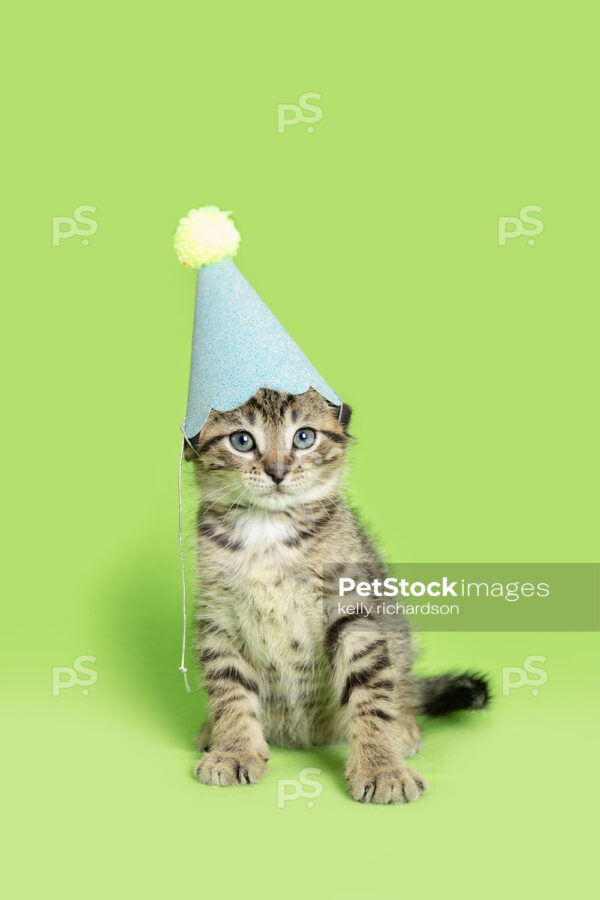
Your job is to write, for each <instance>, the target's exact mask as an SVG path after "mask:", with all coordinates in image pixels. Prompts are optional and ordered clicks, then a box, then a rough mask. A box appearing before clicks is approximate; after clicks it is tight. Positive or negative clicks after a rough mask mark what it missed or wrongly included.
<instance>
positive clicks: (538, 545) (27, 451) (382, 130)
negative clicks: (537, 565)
mask: <svg viewBox="0 0 600 900" xmlns="http://www.w3.org/2000/svg"><path fill="white" fill-rule="evenodd" d="M593 10H594V4H592V3H581V2H574V3H571V4H548V3H543V2H533V0H531V2H528V3H526V4H524V3H522V2H520V0H519V2H514V0H513V2H504V3H502V4H497V5H495V6H494V7H493V8H492V7H491V6H490V5H489V4H481V3H479V2H472V3H465V2H462V3H460V2H459V3H452V4H447V3H441V2H438V3H431V4H422V5H416V4H411V5H403V6H396V5H395V4H392V3H381V2H375V3H371V4H369V6H368V7H360V6H357V7H354V8H352V7H351V6H349V5H348V4H342V3H337V4H335V5H334V4H331V5H329V6H326V5H324V4H322V3H316V2H304V3H303V4H302V5H301V6H296V7H289V8H287V7H285V6H283V5H281V4H279V3H259V4H241V3H237V4H233V5H232V4H226V5H220V6H219V5H216V4H215V5H202V4H198V3H196V2H193V3H178V4H171V5H164V4H163V5H161V6H160V8H158V7H156V6H153V5H152V4H141V3H136V4H128V5H124V4H121V3H114V2H106V3H103V4H90V3H85V4H82V3H74V2H70V0H67V2H63V3H61V4H59V5H58V6H57V5H42V4H39V3H38V4H33V5H29V6H27V7H16V6H13V8H12V11H11V12H10V14H9V22H8V23H7V24H8V27H7V28H5V34H4V38H3V40H4V42H5V48H4V51H3V54H2V57H3V65H5V66H6V72H5V74H4V84H5V87H6V94H5V98H4V109H3V113H4V124H5V138H4V145H3V149H4V151H5V162H4V166H3V169H4V174H5V176H6V181H7V188H6V189H5V192H4V206H3V215H2V226H3V230H4V236H3V247H4V248H5V263H4V265H3V267H2V277H3V280H4V279H7V284H6V285H5V288H4V291H3V296H4V323H3V324H4V327H3V329H2V331H3V352H2V366H3V373H2V375H3V384H4V389H5V391H4V421H5V438H4V441H3V444H2V450H3V465H2V473H3V476H4V487H3V494H2V499H3V507H4V511H5V522H6V534H5V536H4V538H3V549H4V550H5V553H6V559H5V564H4V568H3V574H4V590H3V596H4V614H3V627H2V641H3V649H2V661H3V667H4V677H3V698H2V706H3V715H4V718H5V722H4V729H3V751H4V755H5V762H4V764H3V766H2V772H3V775H4V778H5V782H6V783H5V787H4V789H3V795H2V799H3V819H4V823H5V826H6V831H7V836H6V839H5V841H4V844H5V847H4V849H5V850H8V855H7V858H8V866H5V868H4V873H3V874H4V877H5V878H6V877H8V879H9V885H8V886H9V890H10V893H9V896H34V895H38V894H43V895H44V896H49V897H59V896H60V897H64V896H69V897H72V896H86V897H90V898H95V897H106V896H119V897H120V896H138V895H140V894H142V893H143V894H144V895H146V896H149V897H164V896H174V895H177V896H180V897H183V896H189V897H193V896H214V895H215V894H216V892H217V891H222V892H224V894H226V895H227V896H240V895H242V894H243V895H249V896H250V897H254V896H258V895H259V894H263V893H266V894H267V895H268V896H274V895H282V896H286V897H300V896H305V895H306V894H307V893H309V892H310V893H314V894H316V895H323V896H331V897H344V898H359V897H361V898H362V897H369V896H377V897H395V896H398V895H401V894H407V895H408V894H410V893H412V892H413V890H420V891H423V892H425V893H426V894H427V895H433V894H434V893H435V892H438V893H443V894H444V895H445V894H447V893H448V892H449V891H451V892H453V893H454V892H460V893H461V894H462V895H463V896H468V897H480V896H481V895H483V896H488V897H494V898H495V897H498V898H500V897H502V898H506V897H510V896H517V897H523V896H527V893H528V892H529V891H535V892H536V894H539V895H542V894H543V895H544V896H562V895H563V893H564V891H565V890H571V889H572V885H573V879H574V877H575V873H576V874H577V878H578V879H581V880H583V879H584V878H586V877H588V876H589V877H594V878H595V867H593V863H594V858H595V846H594V847H592V835H593V826H594V823H595V806H594V805H593V802H592V796H593V790H594V786H596V787H597V770H598V766H597V749H596V748H595V746H594V741H595V739H597V734H598V728H597V725H596V724H595V723H594V721H593V718H592V715H591V711H590V710H591V704H592V702H593V698H594V696H595V691H597V689H598V665H597V662H596V659H597V655H598V637H597V635H592V634H566V635H560V634H549V633H546V634H544V633H539V634H538V633H528V634H515V633H512V634H451V635H448V634H439V633H438V634H427V635H426V636H425V638H424V640H423V657H422V660H421V663H420V665H421V667H422V669H423V670H424V671H427V672H436V671H442V670H444V669H446V668H449V667H457V668H461V667H469V668H478V669H481V670H483V671H486V672H488V673H489V674H490V676H491V678H492V679H493V681H494V684H495V691H496V701H495V703H494V704H493V706H492V707H491V709H490V710H489V712H486V713H484V714H479V715H473V716H469V715H466V714H465V715H461V716H458V717H455V718H453V719H451V720H450V719H449V720H444V721H439V722H435V723H426V724H425V748H424V750H423V751H422V752H421V753H420V754H419V756H418V758H417V760H416V762H415V767H416V768H417V769H418V771H419V772H420V773H421V774H422V775H423V776H425V777H426V778H427V779H428V780H429V782H430V785H431V790H430V791H429V792H428V793H427V795H426V796H425V797H424V798H423V799H422V800H420V801H419V802H418V803H415V804H412V805H410V806H408V807H385V808H381V807H363V806H360V805H358V804H355V803H352V802H351V801H350V800H349V799H348V798H347V795H346V793H345V788H344V784H343V778H342V775H341V772H342V762H343V753H342V751H341V750H339V749H332V750H328V751H317V752H296V751H290V750H277V749H275V750H274V752H273V759H272V763H271V765H270V771H269V774H268V776H267V778H266V779H265V780H264V782H263V783H262V784H260V785H259V786H256V787H247V788H239V789H236V788H231V789H228V790H220V789H217V788H209V787H205V786H203V785H200V784H198V783H197V782H195V781H194V780H193V778H192V774H191V773H192V768H193V764H194V760H195V757H196V754H195V752H194V750H193V747H192V741H193V737H194V735H195V731H196V728H197V726H198V724H199V721H200V719H201V716H202V712H203V708H204V700H203V695H202V693H201V692H200V691H199V690H198V689H195V690H194V692H193V693H192V694H191V695H188V694H186V693H185V690H184V688H183V684H182V681H181V675H180V674H179V673H178V671H177V666H178V657H179V641H180V574H179V560H178V551H177V492H176V487H177V462H178V454H179V432H178V425H179V422H180V421H181V420H182V418H183V414H184V408H185V399H186V389H187V374H188V363H189V348H190V339H191V326H192V311H193V294H194V278H193V275H192V274H191V273H190V272H187V271H185V270H183V269H182V268H180V267H179V266H178V264H177V262H176V259H175V256H174V253H173V250H172V245H171V240H172V233H173V230H174V228H175V225H176V223H177V220H178V217H179V216H181V215H184V214H185V213H186V212H187V210H188V209H189V208H190V207H192V206H198V205H202V204H207V203H214V204H217V205H219V206H221V207H222V208H224V209H232V210H234V213H235V220H236V223H237V225H238V227H239V229H240V231H241V232H242V235H243V242H242V246H241V249H240V253H239V257H238V264H239V266H240V268H241V269H242V271H243V272H244V274H245V275H246V277H247V278H248V279H249V281H250V282H251V283H252V284H253V286H254V287H255V288H256V289H257V290H258V291H259V293H260V294H261V296H262V297H263V298H264V299H265V300H266V301H267V302H268V303H269V305H270V306H271V308H272V310H273V311H274V312H275V314H276V315H277V316H278V317H279V318H280V319H281V321H282V322H283V323H284V325H285V326H286V327H287V329H288V330H289V332H290V333H291V334H292V335H293V337H294V338H295V339H296V340H297V341H298V343H299V344H300V346H301V347H302V348H303V349H304V351H305V352H306V353H307V355H308V356H309V358H310V359H311V360H312V361H313V362H314V364H315V365H316V366H317V367H318V369H319V370H320V371H321V373H322V374H323V376H324V377H325V378H326V379H327V380H328V381H329V382H330V383H331V384H332V385H333V386H334V387H335V388H336V389H337V390H338V391H339V392H340V393H341V394H342V395H343V397H344V399H345V400H346V401H347V402H348V403H350V404H351V405H352V406H353V407H354V409H355V418H354V420H353V432H354V434H355V435H356V437H357V442H356V447H355V450H354V452H353V474H352V479H351V487H352V490H353V491H354V493H353V494H352V498H353V500H354V502H355V503H356V504H357V506H358V507H359V508H360V509H361V511H362V513H363V515H364V516H365V518H366V519H367V521H369V522H370V523H371V524H372V527H373V530H374V532H375V534H376V535H377V537H378V539H379V540H380V542H381V544H382V546H383V548H384V549H385V552H386V555H387V557H388V558H389V559H390V560H391V561H394V562H401V561H407V562H423V561H438V560H442V561H448V562H451V561H460V562H478V561H479V562H481V561H502V562H505V561H524V562H527V561H532V562H544V561H572V562H578V561H593V560H595V559H596V558H597V540H598V531H597V492H596V491H595V487H596V486H595V485H594V484H593V483H592V479H593V478H595V473H596V469H597V444H596V438H597V433H596V432H597V412H596V411H595V409H596V406H597V365H596V356H597V334H598V332H597V326H598V317H597V308H598V304H597V289H596V292H595V293H594V284H595V283H597V278H596V268H597V210H598V189H597V181H596V180H595V175H596V170H597V159H598V147H597V142H596V138H597V114H596V107H597V92H596V88H595V86H594V85H595V80H596V78H597V66H596V60H597V38H596V35H597V27H596V26H597V22H596V21H594V18H593V16H594V12H593ZM309 91H312V92H317V93H320V94H321V95H322V99H321V102H320V106H321V108H322V110H323V116H322V119H321V120H320V121H319V122H318V123H316V125H315V126H314V131H313V132H312V133H311V132H309V131H308V130H307V128H306V126H305V125H303V124H298V125H296V126H294V127H291V128H288V129H287V130H286V132H285V133H283V134H279V133H278V132H277V104H279V103H297V100H298V97H299V96H300V95H301V94H303V93H305V92H309ZM83 204H89V205H93V206H95V207H96V213H95V219H96V221H97V223H98V230H97V232H96V233H95V234H94V235H93V236H91V237H90V240H89V244H88V245H87V246H85V245H83V243H82V240H81V238H80V237H72V238H70V239H68V240H63V241H62V242H61V244H60V246H52V218H53V217H54V216H71V215H72V214H73V210H74V209H75V208H76V207H78V206H80V205H83ZM528 204H537V205H539V206H541V207H542V209H543V212H542V213H541V218H542V220H543V224H544V230H543V232H542V233H541V234H540V235H538V237H537V238H536V241H535V244H534V245H533V246H529V245H528V244H527V239H526V238H525V237H521V238H518V239H514V240H509V241H508V243H507V245H506V246H505V247H499V246H498V240H497V230H498V217H499V216H516V215H518V214H519V210H520V209H521V207H523V206H524V205H528ZM192 506H193V498H192V496H191V493H190V491H189V487H188V490H187V491H186V522H187V524H188V527H189V520H190V518H191V517H192V515H193V509H192ZM188 560H189V556H188ZM82 654H90V655H93V656H95V657H96V659H97V662H96V667H95V668H96V671H97V673H98V680H97V682H96V684H94V685H93V686H91V687H90V689H89V692H88V693H87V694H83V692H82V689H81V687H73V688H71V689H69V690H64V691H63V692H62V693H61V694H60V696H52V693H51V679H52V667H53V666H69V665H72V664H73V660H74V659H75V658H76V657H78V656H80V655H82ZM532 654H538V655H542V656H544V657H545V658H546V660H547V661H546V663H545V667H546V670H547V675H548V678H547V681H546V682H545V684H544V685H543V686H542V687H541V688H540V689H539V693H537V694H534V693H533V691H532V689H531V688H529V687H524V688H521V689H518V690H514V691H513V692H512V693H511V694H510V695H509V696H502V693H501V679H502V668H503V667H505V666H522V665H523V661H524V660H525V658H526V657H528V656H530V655H532ZM310 766H316V767H318V768H320V769H321V775H320V776H319V779H318V780H320V781H321V783H322V785H323V790H322V793H321V795H320V796H319V797H318V798H317V799H316V800H315V801H314V805H313V806H312V807H310V806H308V805H307V802H306V801H305V800H303V799H299V800H296V801H293V802H289V803H288V804H287V805H286V806H285V808H283V809H280V808H278V807H277V779H278V778H297V777H298V774H299V772H300V771H301V770H302V769H304V768H305V767H310ZM594 782H596V785H594ZM592 850H593V852H591V851H592ZM592 868H593V872H592Z"/></svg>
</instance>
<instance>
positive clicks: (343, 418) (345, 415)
mask: <svg viewBox="0 0 600 900" xmlns="http://www.w3.org/2000/svg"><path fill="white" fill-rule="evenodd" d="M351 416H352V409H351V408H350V407H349V406H348V404H347V403H343V402H342V405H341V406H340V411H339V413H338V421H339V422H340V424H341V425H342V426H343V428H344V431H348V425H349V424H350V417H351Z"/></svg>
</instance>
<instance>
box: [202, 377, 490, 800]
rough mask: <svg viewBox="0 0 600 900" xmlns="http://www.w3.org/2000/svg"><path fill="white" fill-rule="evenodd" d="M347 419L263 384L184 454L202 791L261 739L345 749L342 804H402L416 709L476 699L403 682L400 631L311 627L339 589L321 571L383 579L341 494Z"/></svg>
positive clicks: (412, 778) (255, 752)
mask: <svg viewBox="0 0 600 900" xmlns="http://www.w3.org/2000/svg"><path fill="white" fill-rule="evenodd" d="M348 419H349V409H348V407H346V406H344V407H342V408H341V414H340V409H339V408H338V407H334V406H332V405H331V404H330V403H328V402H327V401H326V400H325V399H324V398H323V397H322V396H321V395H320V394H319V393H317V392H316V391H315V390H313V389H312V388H311V389H310V390H309V391H307V392H306V393H304V394H299V395H291V394H281V393H278V392H276V391H273V390H268V389H262V390H260V391H258V393H257V394H256V395H255V396H254V397H252V399H251V400H249V401H248V402H247V403H245V404H244V405H243V406H241V407H239V408H238V409H235V410H232V411H231V412H224V413H221V412H214V411H213V412H212V413H211V415H210V417H209V419H208V422H207V423H206V425H205V426H204V428H203V429H202V431H201V432H200V434H199V435H198V436H197V437H196V438H195V439H194V440H193V441H191V442H190V447H189V448H188V450H187V452H186V456H187V457H188V458H190V459H193V460H194V464H195V470H196V476H197V481H198V483H199V486H200V489H201V492H202V498H203V499H202V505H201V508H200V512H199V515H198V526H197V538H198V541H197V553H198V564H199V574H200V599H199V602H198V611H197V623H198V634H199V639H198V649H199V653H200V662H201V664H202V667H203V670H204V679H205V684H206V689H207V692H208V697H209V708H210V721H209V722H207V723H206V724H205V725H204V726H203V727H202V729H201V730H200V734H199V736H198V739H197V747H198V749H199V750H204V751H206V752H205V754H204V756H202V757H201V759H200V760H199V762H198V764H197V766H196V770H195V774H196V776H197V777H198V778H199V780H200V781H202V782H204V783H206V784H213V785H231V784H249V783H256V782H258V781H260V780H261V778H262V777H263V776H264V774H265V772H266V764H267V760H268V759H269V747H268V744H267V741H270V742H272V743H275V744H280V745H284V746H289V747H312V746H316V745H322V744H328V743H331V742H334V741H340V740H346V739H347V740H348V744H349V748H348V763H347V768H346V776H347V779H348V784H349V788H350V793H351V794H352V796H353V797H354V798H355V799H356V800H359V801H360V802H362V803H408V802H409V801H411V800H416V799H417V797H419V796H420V795H421V793H422V792H423V791H424V790H425V789H426V787H427V785H426V783H425V781H424V779H423V778H421V777H420V776H419V775H418V774H417V773H416V772H414V771H413V770H412V769H410V768H409V767H408V766H407V765H406V763H405V761H404V760H405V757H408V756H412V755H413V754H414V753H416V751H417V750H418V749H419V748H420V747H421V745H422V740H421V733H420V731H419V727H418V724H417V719H416V716H417V713H419V712H430V713H432V714H439V713H441V712H449V711H452V710H454V709H476V708H480V707H482V706H484V705H485V703H486V701H487V686H486V684H485V682H484V681H483V680H482V679H478V678H474V677H471V676H468V675H465V676H456V677H454V676H442V677H441V678H437V679H436V678H433V679H418V678H416V676H414V675H413V674H412V671H411V670H412V664H413V658H414V655H413V651H412V649H411V641H410V634H409V631H408V628H407V627H406V626H404V627H403V628H402V629H401V630H397V629H396V630H394V632H393V633H390V632H389V629H383V628H379V627H378V624H377V623H376V622H372V621H369V623H368V627H366V623H365V621H364V620H362V621H358V618H359V617H355V616H345V617H341V618H337V619H336V620H334V621H332V622H331V623H330V624H329V625H328V626H326V625H325V623H324V616H323V598H324V597H328V596H332V597H336V598H337V584H338V582H337V578H334V577H333V576H334V574H335V567H334V571H333V572H331V567H328V569H327V570H326V569H325V568H324V567H325V566H326V564H331V563H334V564H335V563H342V564H350V565H356V566H357V567H358V568H360V571H361V572H364V573H365V578H367V579H368V580H372V579H373V578H375V577H379V578H384V577H385V567H384V565H383V563H382V562H381V560H380V558H379V556H378V554H377V551H376V550H375V548H374V546H373V545H372V543H371V541H370V540H369V538H368V536H367V535H366V534H365V532H364V531H363V529H362V528H361V526H360V525H359V524H358V522H357V521H356V519H355V518H354V516H353V514H352V512H351V511H350V510H349V509H348V507H347V506H346V505H345V503H344V500H343V496H342V491H341V486H340V477H341V475H342V470H343V466H344V461H345V457H346V450H347V446H348V443H349V441H350V437H349V435H348V431H347V427H348ZM326 571H329V572H330V574H326ZM357 599H358V598H357ZM344 602H351V598H350V597H349V596H346V597H345V598H344Z"/></svg>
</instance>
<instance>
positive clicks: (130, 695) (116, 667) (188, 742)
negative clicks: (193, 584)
mask: <svg viewBox="0 0 600 900" xmlns="http://www.w3.org/2000/svg"><path fill="white" fill-rule="evenodd" d="M177 563H178V559H177V553H176V547H175V548H174V550H173V553H172V554H169V555H168V556H167V554H165V553H161V552H160V551H159V550H157V549H156V548H153V547H150V548H149V549H148V552H147V553H144V554H143V555H140V554H139V553H138V554H136V556H135V560H132V559H129V560H128V561H127V563H126V564H124V565H123V567H122V569H121V571H120V573H119V572H117V573H116V574H115V577H114V579H113V580H112V582H111V583H109V584H108V585H106V586H105V590H104V591H103V596H102V598H101V602H100V603H99V607H98V609H99V613H98V614H99V617H100V618H101V621H100V622H99V623H98V630H99V633H100V634H101V635H102V637H103V638H104V639H105V640H106V641H107V643H108V644H109V650H108V652H107V655H106V661H107V662H109V666H107V668H109V669H110V671H109V672H107V675H106V678H107V681H109V685H108V686H109V689H111V690H112V691H117V692H118V699H119V701H121V702H123V703H124V704H126V705H127V707H128V709H129V710H130V711H131V712H132V714H133V715H135V716H136V717H137V718H140V719H144V720H146V721H148V722H153V723H154V725H155V726H157V727H158V728H160V729H161V730H162V731H163V732H164V733H165V734H166V735H168V736H170V737H171V739H173V740H174V741H175V742H176V743H177V744H178V745H179V746H180V747H181V748H185V749H188V750H193V742H194V738H195V736H196V734H197V732H198V728H199V726H200V724H201V722H202V721H204V718H205V711H206V698H205V694H204V692H203V691H202V690H201V689H200V688H199V687H198V672H197V669H196V668H195V665H194V651H193V640H192V636H193V604H194V599H193V596H190V593H189V592H188V603H187V615H188V639H187V651H186V664H187V666H188V668H189V670H190V671H189V672H188V678H189V682H190V688H191V693H189V694H188V693H187V691H186V689H185V685H184V680H183V675H182V673H181V672H179V671H178V666H179V663H180V657H181V638H182V627H183V626H182V599H181V581H180V579H179V578H178V575H179V569H178V565H177Z"/></svg>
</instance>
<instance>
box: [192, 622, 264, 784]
mask: <svg viewBox="0 0 600 900" xmlns="http://www.w3.org/2000/svg"><path fill="white" fill-rule="evenodd" d="M201 660H202V663H203V666H204V680H205V684H206V689H207V691H208V697H209V707H210V716H211V749H210V750H209V752H208V753H205V755H204V756H203V757H202V758H201V759H200V760H199V761H198V763H197V765H196V768H195V775H196V778H198V780H199V781H202V782H204V784H213V785H220V786H222V787H224V786H226V785H231V784H256V783H257V782H259V781H260V780H261V779H262V778H263V776H264V775H265V773H266V771H267V765H266V763H267V760H268V758H269V748H268V746H267V743H266V741H265V739H264V736H263V733H262V728H261V725H260V721H259V697H258V681H257V678H256V673H255V672H254V670H253V668H252V666H250V665H249V663H248V662H247V660H245V659H244V658H243V657H242V656H241V654H240V653H238V652H237V650H235V648H234V647H233V645H232V643H231V642H230V641H229V639H228V638H227V635H226V633H225V632H222V631H220V630H219V632H218V633H217V634H214V633H212V634H209V635H208V640H205V642H204V646H203V650H202V655H201Z"/></svg>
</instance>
